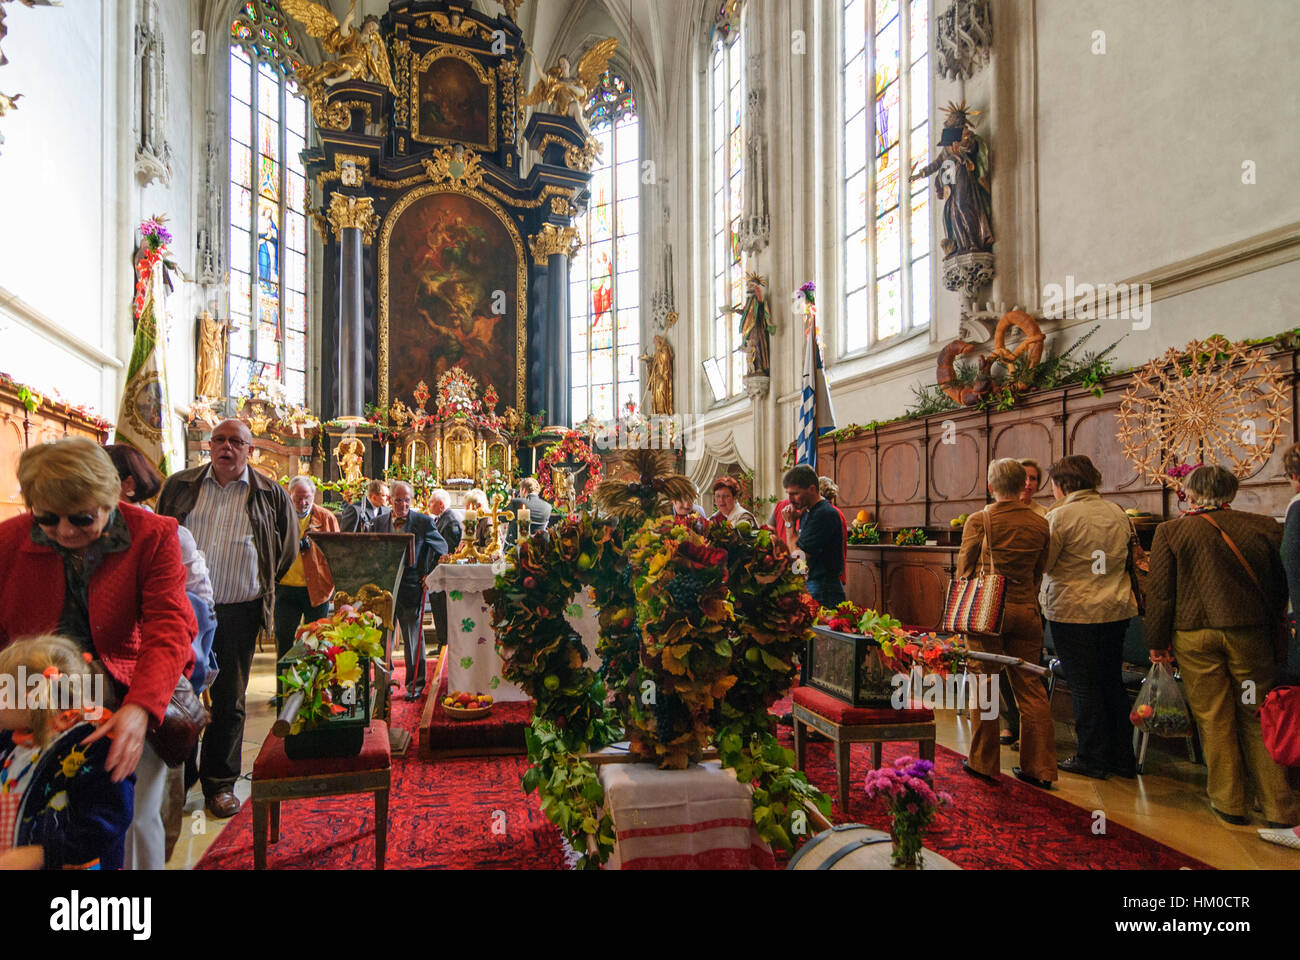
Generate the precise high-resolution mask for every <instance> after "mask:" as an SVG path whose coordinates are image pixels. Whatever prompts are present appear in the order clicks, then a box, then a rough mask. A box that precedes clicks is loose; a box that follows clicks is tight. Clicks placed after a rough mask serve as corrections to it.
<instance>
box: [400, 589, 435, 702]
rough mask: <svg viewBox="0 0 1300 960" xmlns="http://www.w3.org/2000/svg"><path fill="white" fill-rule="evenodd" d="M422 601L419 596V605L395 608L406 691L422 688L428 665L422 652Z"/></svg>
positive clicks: (422, 598) (423, 597) (423, 596)
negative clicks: (409, 607)
mask: <svg viewBox="0 0 1300 960" xmlns="http://www.w3.org/2000/svg"><path fill="white" fill-rule="evenodd" d="M424 601H425V595H424V594H422V595H421V596H420V605H419V606H418V607H414V608H412V609H405V608H403V607H398V608H397V611H396V612H397V628H398V630H399V631H400V632H401V634H402V653H403V656H405V658H406V692H407V693H414V692H415V691H416V689H417V688H419V689H423V688H424V684H425V679H426V677H425V674H426V672H427V670H428V666H427V664H426V663H425V660H426V659H427V658H426V656H425V652H424Z"/></svg>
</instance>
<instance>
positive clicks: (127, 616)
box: [0, 437, 197, 814]
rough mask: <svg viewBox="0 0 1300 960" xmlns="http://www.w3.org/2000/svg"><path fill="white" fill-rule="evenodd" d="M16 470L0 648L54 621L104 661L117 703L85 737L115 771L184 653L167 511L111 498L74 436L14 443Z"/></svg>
mask: <svg viewBox="0 0 1300 960" xmlns="http://www.w3.org/2000/svg"><path fill="white" fill-rule="evenodd" d="M18 482H19V485H20V486H21V487H22V492H23V499H24V500H25V501H26V503H27V508H28V509H29V510H30V511H31V513H30V514H24V515H22V516H18V517H14V518H13V519H11V520H8V521H6V522H4V523H0V649H3V648H4V647H6V646H8V645H9V644H10V643H11V642H13V641H15V640H18V639H21V638H23V637H30V636H39V635H43V634H52V633H54V634H59V635H62V636H65V637H67V638H69V639H70V640H72V641H74V642H75V643H77V644H78V645H79V646H80V647H81V648H82V650H83V651H84V652H86V653H89V654H91V655H92V656H93V657H94V658H95V659H97V660H99V661H101V662H102V663H103V664H104V668H105V670H106V671H107V672H108V674H109V676H110V677H111V679H112V680H113V681H115V685H116V686H117V688H118V689H117V693H119V694H120V695H121V697H120V699H121V705H120V707H119V708H118V710H117V711H116V713H114V715H113V716H112V718H111V719H110V720H108V721H107V722H106V723H104V724H102V725H100V726H99V727H98V728H97V729H96V731H95V733H94V734H92V735H91V737H89V738H88V740H87V742H88V743H89V742H93V741H95V740H99V739H100V738H102V737H105V736H108V737H111V738H112V742H113V743H112V747H111V748H110V749H109V752H108V758H107V761H106V766H107V769H108V770H110V771H111V772H112V778H113V781H114V782H115V783H120V782H121V781H123V780H125V779H126V778H127V777H129V776H131V775H132V774H133V773H134V772H135V770H136V766H137V764H138V763H139V762H140V757H141V754H142V752H143V750H144V749H145V734H146V733H147V732H148V731H149V730H150V729H152V728H154V727H156V726H158V724H160V723H161V722H162V720H163V717H164V715H165V713H166V711H167V704H168V702H169V701H170V700H171V695H172V691H173V690H175V689H176V684H177V682H178V681H179V680H180V677H181V674H182V673H186V674H188V672H189V670H190V669H191V665H192V663H193V652H192V649H191V642H192V641H193V639H194V634H195V631H196V630H197V625H196V623H195V620H194V612H193V610H192V608H191V607H190V602H189V600H188V598H187V597H186V595H185V567H184V566H183V565H182V563H181V554H180V541H179V540H178V539H177V536H176V521H175V520H173V519H172V518H170V517H160V516H156V515H155V514H152V513H150V512H149V511H148V510H145V509H143V508H141V507H135V506H132V505H130V504H127V503H118V498H119V497H120V496H121V481H120V480H119V478H118V475H117V470H116V468H115V467H114V466H113V462H112V460H110V459H109V456H108V454H107V453H105V452H104V450H103V448H101V447H100V446H99V445H98V444H95V443H93V442H91V441H90V440H87V439H84V438H81V437H68V438H65V439H63V440H60V441H58V442H57V443H50V444H42V445H40V446H36V447H32V448H31V449H29V450H26V451H24V453H23V455H22V458H21V460H19V464H18ZM142 790H143V785H142V784H140V783H138V782H137V784H136V793H137V795H139V794H140V793H141V792H142ZM138 813H139V811H138V810H137V814H138Z"/></svg>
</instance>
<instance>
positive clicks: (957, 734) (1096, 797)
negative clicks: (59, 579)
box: [167, 652, 1300, 870]
mask: <svg viewBox="0 0 1300 960" xmlns="http://www.w3.org/2000/svg"><path fill="white" fill-rule="evenodd" d="M274 671H275V657H274V654H273V653H270V652H268V653H260V654H258V655H257V656H256V657H255V658H254V661H253V673H252V679H251V681H250V683H249V689H248V719H247V724H246V726H245V731H244V738H245V739H244V763H243V769H244V770H245V771H251V770H252V768H253V760H254V759H255V758H256V757H257V751H258V750H259V749H260V748H261V744H262V741H263V740H264V739H265V738H266V736H267V734H269V733H270V730H271V724H272V723H273V722H274V720H275V710H274V708H273V707H272V706H271V704H270V700H271V696H272V695H273V694H274V692H275V676H274ZM938 728H939V742H940V743H941V744H943V745H944V746H946V747H949V748H950V749H953V750H956V751H957V752H958V753H961V754H965V753H966V752H967V747H968V745H969V742H970V723H969V722H968V721H966V720H965V719H959V718H958V716H957V714H956V713H955V712H952V711H943V712H940V713H939V714H938ZM1056 733H1057V753H1058V756H1060V757H1067V756H1070V755H1071V754H1072V753H1073V752H1074V739H1073V734H1072V732H1071V730H1070V727H1069V725H1068V724H1065V723H1061V722H1058V723H1057V724H1056ZM859 749H865V748H859ZM1179 750H1181V746H1180V745H1178V744H1171V745H1168V746H1166V745H1157V743H1156V741H1154V740H1153V742H1152V747H1151V748H1150V749H1149V750H1148V752H1147V760H1146V772H1145V773H1144V774H1143V775H1142V776H1141V777H1139V778H1138V779H1136V780H1124V779H1121V778H1119V777H1112V778H1111V779H1109V780H1104V781H1098V780H1090V779H1088V778H1086V777H1080V776H1076V775H1073V774H1067V773H1062V774H1061V778H1060V780H1058V781H1057V784H1056V788H1055V789H1056V792H1057V795H1058V796H1060V797H1061V798H1063V799H1065V800H1068V801H1069V802H1071V803H1074V804H1077V805H1078V806H1079V807H1081V808H1083V810H1085V811H1088V812H1089V813H1091V811H1094V810H1103V811H1105V813H1106V817H1107V818H1108V819H1109V820H1112V821H1114V822H1115V823H1118V824H1122V825H1123V826H1126V827H1129V828H1131V829H1133V830H1136V831H1138V832H1139V833H1142V834H1144V835H1146V836H1148V837H1151V838H1152V839H1154V840H1159V841H1160V842H1161V843H1164V844H1167V845H1168V846H1170V847H1173V848H1174V849H1176V850H1180V851H1182V852H1184V853H1186V854H1188V855H1189V856H1193V857H1196V858H1197V859H1199V860H1203V861H1205V862H1206V863H1208V864H1210V865H1211V866H1213V867H1218V868H1220V869H1255V868H1259V869H1291V870H1296V869H1300V851H1295V850H1290V849H1287V848H1285V847H1280V846H1278V845H1276V844H1270V843H1265V842H1264V841H1262V840H1260V839H1259V837H1258V835H1257V834H1256V832H1255V830H1256V828H1257V827H1262V826H1264V822H1263V819H1262V818H1258V816H1257V819H1258V822H1257V823H1256V824H1254V825H1252V826H1249V827H1233V826H1229V825H1228V824H1225V823H1223V822H1221V821H1220V820H1219V819H1218V818H1217V817H1215V816H1214V814H1213V813H1212V812H1211V811H1210V806H1209V801H1208V800H1207V799H1206V796H1205V768H1204V767H1202V766H1199V765H1197V764H1194V763H1192V762H1190V761H1189V760H1188V759H1187V757H1186V754H1185V753H1180V752H1178V751H1179ZM1018 756H1019V755H1018V754H1017V753H1016V752H1015V751H1013V750H1011V749H1010V748H1009V747H1004V748H1003V750H1002V770H1003V772H1004V773H1006V774H1007V775H1008V776H1010V775H1011V768H1012V767H1013V766H1015V765H1016V763H1017V761H1018ZM247 776H248V775H247V773H246V774H245V778H244V779H241V780H240V781H239V783H238V784H237V785H236V788H235V793H236V795H238V796H239V798H240V799H241V800H245V801H246V800H247V799H248V795H249V790H250V783H249V780H248V779H247ZM185 810H186V821H185V826H184V829H183V830H182V834H181V838H180V840H179V841H178V843H177V845H176V850H175V852H174V853H173V854H172V858H171V860H170V861H169V863H168V864H167V868H168V869H169V870H188V869H190V868H192V867H193V866H194V864H195V863H197V862H198V860H199V858H200V857H202V856H203V852H204V851H205V850H207V848H208V846H209V845H210V844H211V843H212V842H213V841H214V840H215V839H216V838H217V836H218V835H219V834H220V832H221V829H222V827H223V826H224V825H225V822H226V821H220V820H214V819H212V818H211V817H208V816H206V815H204V814H203V813H202V811H203V793H202V791H201V790H200V789H199V788H198V787H197V786H196V787H195V788H194V789H193V790H192V791H190V795H189V798H188V801H187V804H186V807H185ZM196 812H198V813H199V814H200V815H199V816H197V817H196V816H195V813H196Z"/></svg>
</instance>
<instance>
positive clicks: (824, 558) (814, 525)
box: [781, 464, 845, 608]
mask: <svg viewBox="0 0 1300 960" xmlns="http://www.w3.org/2000/svg"><path fill="white" fill-rule="evenodd" d="M781 482H782V485H783V486H784V487H785V492H786V496H788V497H789V498H790V505H789V506H788V507H786V508H785V510H786V515H785V516H786V525H785V536H786V543H787V544H788V545H789V547H790V552H791V553H794V554H796V555H800V554H802V555H803V557H804V558H805V559H806V560H807V562H808V578H807V579H808V592H809V593H810V594H812V597H813V599H814V600H816V601H817V602H818V603H820V604H821V605H822V606H823V607H829V608H834V607H836V606H838V605H839V604H841V603H843V602H844V600H845V597H844V585H843V584H842V583H841V582H840V574H841V573H843V572H844V528H843V526H842V525H841V523H840V514H839V511H838V510H836V509H835V508H834V507H833V506H831V503H830V501H829V500H827V499H826V498H825V497H823V496H822V495H821V490H820V489H819V478H818V476H817V471H816V470H814V469H813V468H812V467H810V466H807V465H806V464H800V465H799V466H797V467H793V468H792V469H790V470H788V471H787V472H786V475H785V477H784V478H783V479H782V481H781Z"/></svg>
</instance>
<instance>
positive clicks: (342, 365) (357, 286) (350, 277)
mask: <svg viewBox="0 0 1300 960" xmlns="http://www.w3.org/2000/svg"><path fill="white" fill-rule="evenodd" d="M363 256H364V252H363V245H362V237H361V231H360V230H359V229H357V228H355V227H346V228H344V229H343V230H342V231H341V237H340V239H339V311H338V316H339V326H338V349H339V354H338V362H339V367H338V369H339V392H338V396H339V405H338V410H337V412H336V414H335V416H339V417H359V416H361V415H362V414H363V412H364V411H365V405H366V332H365V320H366V304H365V284H364V276H363V268H364V263H363V260H362V258H363Z"/></svg>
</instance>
